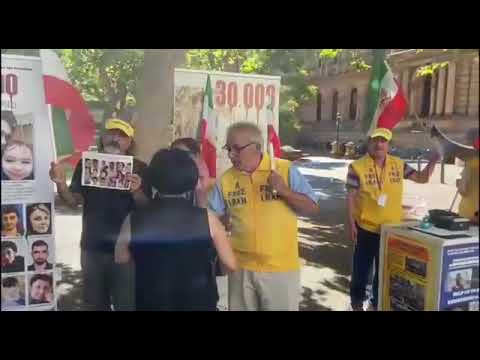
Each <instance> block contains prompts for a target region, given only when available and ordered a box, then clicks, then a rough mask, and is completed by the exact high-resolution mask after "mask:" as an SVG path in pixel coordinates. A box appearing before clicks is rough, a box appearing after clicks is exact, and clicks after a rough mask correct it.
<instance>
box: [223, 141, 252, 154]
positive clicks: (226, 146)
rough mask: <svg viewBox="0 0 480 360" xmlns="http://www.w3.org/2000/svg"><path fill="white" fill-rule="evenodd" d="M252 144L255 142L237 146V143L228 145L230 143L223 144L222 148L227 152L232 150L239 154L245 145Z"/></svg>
mask: <svg viewBox="0 0 480 360" xmlns="http://www.w3.org/2000/svg"><path fill="white" fill-rule="evenodd" d="M253 144H256V143H254V142H251V143H248V144H247V145H244V146H237V145H233V146H230V145H225V146H224V147H223V148H222V149H223V150H226V151H227V152H228V153H231V152H232V151H233V152H235V153H237V154H240V152H242V151H243V150H245V149H246V148H247V147H249V146H250V145H253Z"/></svg>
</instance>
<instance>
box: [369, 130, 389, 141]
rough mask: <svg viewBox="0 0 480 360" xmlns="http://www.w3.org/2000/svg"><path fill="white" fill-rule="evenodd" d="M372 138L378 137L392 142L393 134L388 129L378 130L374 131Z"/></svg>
mask: <svg viewBox="0 0 480 360" xmlns="http://www.w3.org/2000/svg"><path fill="white" fill-rule="evenodd" d="M370 137H371V138H376V137H383V138H384V139H386V140H387V141H390V140H392V132H391V131H390V130H388V129H386V128H378V129H375V130H373V132H372V134H371V135H370Z"/></svg>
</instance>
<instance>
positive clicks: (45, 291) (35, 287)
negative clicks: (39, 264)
mask: <svg viewBox="0 0 480 360" xmlns="http://www.w3.org/2000/svg"><path fill="white" fill-rule="evenodd" d="M53 280H54V279H53V272H52V271H50V272H41V273H29V274H28V276H27V281H28V283H27V305H28V306H29V308H30V307H35V306H39V307H47V308H48V307H50V306H52V305H53V304H54V299H55V297H54V291H55V287H54V286H53V284H54V281H53Z"/></svg>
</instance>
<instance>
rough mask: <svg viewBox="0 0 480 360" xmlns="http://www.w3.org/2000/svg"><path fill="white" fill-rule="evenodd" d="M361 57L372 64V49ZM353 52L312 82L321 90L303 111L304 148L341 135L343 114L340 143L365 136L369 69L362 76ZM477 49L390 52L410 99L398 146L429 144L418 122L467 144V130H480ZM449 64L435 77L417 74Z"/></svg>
mask: <svg viewBox="0 0 480 360" xmlns="http://www.w3.org/2000/svg"><path fill="white" fill-rule="evenodd" d="M355 51H356V53H357V55H359V56H361V57H362V58H364V59H365V60H366V62H367V63H372V60H373V52H372V50H371V49H356V50H355ZM350 56H351V54H350V52H343V55H341V56H340V57H339V58H337V59H334V60H329V61H327V62H324V63H321V64H319V67H318V69H317V70H316V71H315V72H314V75H313V76H312V83H314V84H315V85H317V86H318V87H319V94H318V96H317V99H315V100H314V101H312V102H311V103H310V104H307V105H304V106H302V107H301V108H300V110H299V115H300V118H301V120H302V126H303V129H302V132H301V134H300V138H299V142H300V143H301V144H303V145H313V144H321V145H323V144H325V143H326V142H327V141H331V140H333V139H334V138H335V136H336V113H337V112H338V113H340V114H341V118H342V122H341V127H340V129H341V130H340V139H341V141H347V140H354V141H357V140H359V139H362V138H364V134H363V133H362V130H361V122H362V119H363V117H364V116H365V113H366V104H367V103H366V100H367V95H368V83H369V80H370V71H369V70H367V71H362V72H357V71H355V70H353V69H352V68H351V67H350V66H349V63H350V61H351V58H350ZM478 61H479V52H478V49H455V50H454V49H446V50H444V49H424V50H423V51H420V52H419V51H417V49H389V50H387V62H388V63H389V65H390V67H391V68H392V71H393V72H394V73H395V75H396V77H397V79H398V80H399V82H400V83H401V85H402V88H403V91H404V94H405V95H406V97H407V98H408V104H409V105H408V106H409V109H408V114H407V116H406V118H405V119H404V120H403V121H402V122H401V123H400V124H399V125H398V126H397V128H395V131H394V142H395V144H396V145H397V146H398V147H419V148H422V147H427V146H430V145H431V143H429V140H428V136H425V133H423V132H418V131H416V130H418V129H419V126H418V125H419V121H418V120H417V119H419V120H420V122H425V123H426V124H427V125H431V124H436V125H437V126H438V127H439V128H440V129H442V130H443V131H444V132H445V133H446V134H448V136H450V137H452V138H453V139H456V140H460V141H461V140H462V138H463V136H464V134H465V132H466V130H467V129H469V128H472V127H476V128H478V107H479V68H478V66H479V64H478ZM437 62H448V66H446V67H444V68H441V69H440V70H438V71H436V72H435V73H434V75H433V76H428V77H421V78H418V77H417V76H416V72H417V69H419V68H420V67H422V66H425V65H428V64H431V63H437Z"/></svg>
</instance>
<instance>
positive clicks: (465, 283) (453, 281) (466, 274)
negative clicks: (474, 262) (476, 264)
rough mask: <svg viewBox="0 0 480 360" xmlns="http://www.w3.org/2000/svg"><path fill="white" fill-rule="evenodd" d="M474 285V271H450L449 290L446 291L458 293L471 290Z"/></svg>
mask: <svg viewBox="0 0 480 360" xmlns="http://www.w3.org/2000/svg"><path fill="white" fill-rule="evenodd" d="M471 283H472V269H463V270H455V271H450V272H449V273H448V281H447V288H446V289H445V291H448V292H457V291H463V290H467V289H470V287H471Z"/></svg>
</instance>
